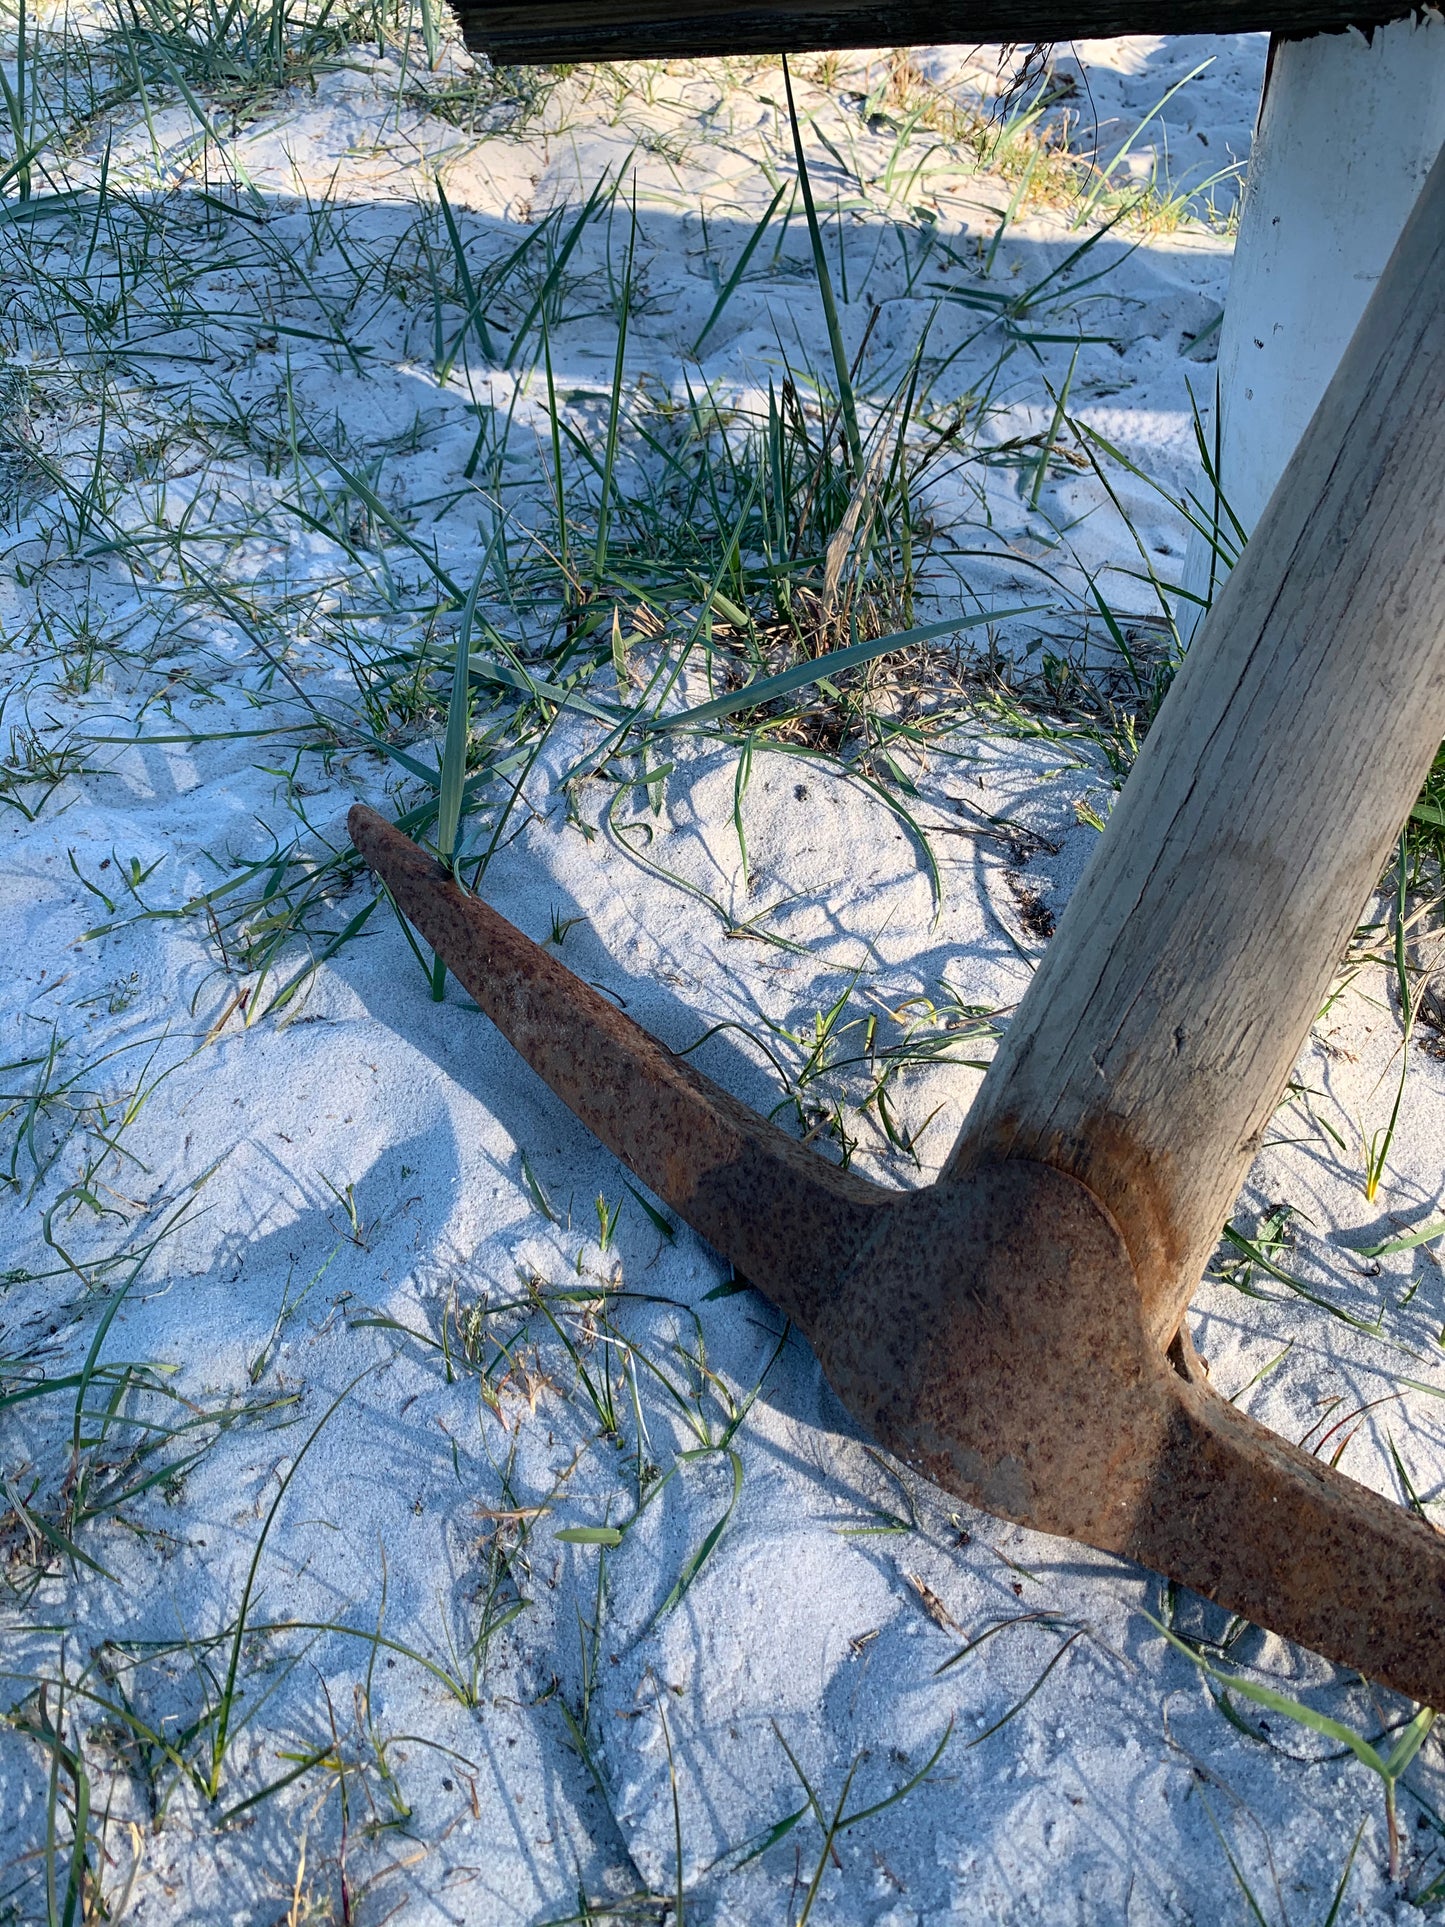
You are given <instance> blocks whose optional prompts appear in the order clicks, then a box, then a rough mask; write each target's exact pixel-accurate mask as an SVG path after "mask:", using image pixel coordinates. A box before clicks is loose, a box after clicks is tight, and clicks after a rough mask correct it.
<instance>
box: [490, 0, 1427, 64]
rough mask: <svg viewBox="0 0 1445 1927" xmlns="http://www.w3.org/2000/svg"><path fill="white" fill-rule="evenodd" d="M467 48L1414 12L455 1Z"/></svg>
mask: <svg viewBox="0 0 1445 1927" xmlns="http://www.w3.org/2000/svg"><path fill="white" fill-rule="evenodd" d="M455 4H456V10H457V14H458V16H459V17H460V20H461V23H462V31H463V33H464V34H465V35H466V41H467V45H468V46H469V47H470V48H471V49H472V50H473V52H476V53H485V54H489V55H490V56H491V58H492V59H493V60H495V61H497V62H499V63H504V64H507V65H510V66H522V65H526V66H533V65H537V66H547V65H553V64H556V63H561V62H569V61H587V60H636V59H643V60H645V59H663V58H667V59H673V58H686V57H690V56H696V55H703V54H760V53H813V52H822V51H824V50H825V49H828V48H832V47H908V46H934V45H938V44H944V45H947V44H952V43H959V44H968V45H972V44H987V43H997V44H1013V45H1018V44H1023V45H1027V44H1028V43H1030V42H1032V41H1056V40H1091V39H1097V38H1099V37H1101V36H1103V35H1106V34H1120V33H1253V32H1257V31H1268V32H1273V33H1326V32H1338V31H1340V30H1341V29H1343V28H1345V27H1350V26H1356V27H1363V28H1366V29H1368V28H1370V27H1373V26H1381V25H1383V24H1384V23H1385V22H1386V21H1388V20H1399V19H1403V18H1404V17H1405V16H1406V15H1407V14H1409V13H1411V12H1415V11H1418V9H1417V8H1415V7H1413V6H1411V5H1410V4H1408V0H1404V3H1403V4H1402V0H750V4H749V5H747V6H743V7H720V6H715V5H709V4H708V0H531V3H530V4H526V3H525V0H455Z"/></svg>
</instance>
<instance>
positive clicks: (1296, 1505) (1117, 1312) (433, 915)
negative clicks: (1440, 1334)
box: [350, 804, 1445, 1699]
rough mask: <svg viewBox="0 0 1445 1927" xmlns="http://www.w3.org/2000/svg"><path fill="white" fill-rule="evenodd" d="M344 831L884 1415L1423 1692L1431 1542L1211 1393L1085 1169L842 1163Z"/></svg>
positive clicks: (920, 1440) (518, 937)
mask: <svg viewBox="0 0 1445 1927" xmlns="http://www.w3.org/2000/svg"><path fill="white" fill-rule="evenodd" d="M350 830H351V835H352V840H353V841H354V843H355V845H356V848H357V849H358V851H359V852H360V853H361V855H362V856H363V857H364V858H365V860H366V862H367V863H368V864H369V865H370V867H371V868H372V870H373V871H374V872H375V873H376V875H377V876H378V877H379V878H380V879H381V880H382V881H383V882H384V883H385V885H386V887H387V889H388V890H389V891H390V893H391V895H392V897H393V898H394V899H395V901H396V903H397V905H398V906H399V908H400V909H401V910H402V911H403V912H404V913H405V915H406V916H407V917H408V918H409V919H410V921H411V922H412V923H413V924H414V925H415V926H416V928H417V929H418V930H419V931H420V933H421V934H422V936H423V937H424V938H425V939H426V941H427V942H428V943H429V944H431V945H432V947H433V948H434V949H435V951H436V952H437V954H438V955H439V956H440V957H442V958H443V959H444V960H445V962H446V964H447V966H448V967H449V968H450V969H451V970H452V971H453V973H454V974H455V976H456V977H457V980H458V982H459V983H460V984H461V985H462V986H463V988H464V989H465V990H466V991H467V992H468V993H469V994H470V995H471V996H472V997H473V998H475V1000H476V1002H477V1003H478V1004H479V1005H480V1006H481V1008H482V1009H483V1010H484V1011H485V1012H486V1013H487V1015H488V1016H489V1017H490V1018H491V1019H492V1020H493V1022H494V1023H495V1024H496V1025H497V1026H498V1028H499V1029H500V1030H501V1031H502V1033H503V1034H504V1035H505V1036H506V1037H507V1038H508V1039H509V1041H510V1042H511V1043H512V1044H513V1045H514V1046H515V1047H516V1049H517V1050H518V1051H519V1052H520V1053H521V1055H522V1056H523V1057H524V1058H525V1059H526V1060H527V1062H528V1063H529V1064H530V1065H531V1066H532V1067H533V1069H534V1070H536V1071H537V1073H538V1074H539V1075H540V1076H541V1077H542V1078H543V1079H544V1080H545V1082H546V1083H548V1084H549V1085H550V1086H551V1087H552V1089H553V1090H554V1091H555V1092H556V1093H557V1095H558V1096H559V1097H560V1098H561V1099H562V1101H563V1102H564V1103H565V1104H566V1105H568V1107H569V1108H570V1109H571V1110H572V1111H574V1112H575V1113H576V1115H577V1116H578V1117H579V1118H580V1119H581V1120H582V1121H583V1123H585V1124H586V1125H587V1126H588V1127H589V1129H591V1130H592V1131H593V1132H595V1134H596V1135H597V1136H598V1137H599V1138H600V1139H601V1140H602V1142H603V1143H604V1144H605V1145H606V1146H607V1147H608V1148H609V1149H610V1150H612V1151H613V1152H615V1153H616V1155H617V1156H618V1157H619V1158H621V1159H622V1161H623V1162H624V1163H625V1164H626V1165H627V1166H628V1167H629V1169H630V1170H632V1171H633V1172H634V1173H635V1174H636V1175H637V1176H638V1177H639V1178H641V1179H642V1181H643V1183H645V1184H646V1185H648V1186H649V1187H650V1188H651V1189H652V1190H653V1191H654V1192H655V1193H656V1194H657V1195H658V1196H659V1197H661V1198H663V1199H665V1200H666V1201H667V1203H669V1204H670V1205H671V1206H672V1207H673V1208H674V1209H675V1210H676V1211H677V1212H678V1213H679V1214H680V1215H681V1216H682V1217H683V1218H685V1219H686V1220H687V1222H688V1223H689V1224H691V1225H692V1226H693V1227H694V1229H696V1230H697V1231H699V1232H700V1233H701V1234H702V1235H703V1237H705V1238H706V1239H707V1240H708V1242H709V1243H710V1244H712V1245H713V1246H714V1247H715V1248H716V1249H717V1250H718V1251H720V1252H721V1253H723V1255H724V1256H726V1257H728V1258H730V1259H731V1260H732V1262H733V1263H734V1265H735V1266H736V1267H737V1269H738V1271H739V1272H740V1273H741V1274H742V1276H744V1277H745V1278H747V1279H748V1280H749V1281H750V1283H752V1284H753V1285H755V1286H756V1287H757V1288H758V1289H759V1290H760V1291H761V1292H763V1293H764V1294H765V1295H766V1296H767V1297H768V1298H770V1299H771V1300H772V1301H773V1303H774V1304H775V1305H777V1306H778V1307H779V1309H780V1310H782V1311H783V1312H785V1313H786V1314H787V1316H788V1317H789V1318H790V1319H792V1320H793V1321H794V1323H795V1324H796V1325H797V1326H798V1327H799V1329H800V1330H801V1331H802V1332H803V1333H805V1334H806V1336H807V1338H808V1340H809V1342H810V1343H811V1344H812V1346H813V1348H814V1350H815V1352H816V1353H817V1356H818V1360H819V1362H820V1364H821V1366H822V1368H823V1371H824V1372H825V1374H826V1375H827V1377H828V1380H829V1382H830V1383H831V1384H832V1386H833V1388H834V1390H835V1391H836V1392H837V1393H838V1395H839V1397H840V1398H841V1399H842V1401H843V1403H844V1404H845V1405H846V1406H847V1407H848V1409H849V1410H850V1411H851V1412H852V1413H853V1414H854V1416H855V1417H856V1418H857V1419H858V1420H859V1421H860V1423H861V1424H862V1425H864V1426H865V1427H866V1428H867V1429H868V1431H869V1432H871V1433H872V1435H873V1436H874V1437H875V1438H877V1439H879V1440H880V1441H881V1442H882V1443H883V1444H884V1445H886V1446H887V1447H888V1448H889V1449H890V1450H891V1451H893V1452H894V1453H896V1454H897V1455H898V1456H899V1457H900V1458H902V1459H904V1460H906V1461H907V1462H908V1463H909V1464H911V1465H914V1466H916V1467H917V1468H918V1469H919V1470H920V1471H921V1472H923V1473H924V1474H926V1475H927V1476H928V1477H929V1478H930V1479H932V1480H933V1481H934V1482H935V1483H937V1484H938V1485H941V1486H943V1487H945V1488H946V1489H947V1490H948V1491H950V1492H954V1493H957V1494H958V1495H959V1497H961V1498H963V1499H965V1500H967V1501H968V1502H969V1503H970V1504H973V1505H976V1506H979V1507H982V1508H983V1509H985V1510H986V1511H989V1512H993V1513H997V1514H999V1515H1000V1516H1002V1517H1004V1518H1007V1519H1012V1520H1014V1521H1016V1522H1017V1523H1018V1524H1020V1525H1024V1526H1031V1527H1034V1528H1036V1529H1037V1530H1039V1531H1043V1532H1051V1533H1058V1534H1061V1535H1063V1536H1065V1537H1068V1538H1071V1539H1078V1540H1082V1541H1084V1542H1085V1543H1087V1544H1089V1545H1093V1546H1097V1547H1099V1548H1101V1549H1103V1550H1107V1551H1112V1552H1118V1553H1123V1554H1125V1555H1127V1556H1128V1557H1130V1558H1132V1559H1137V1560H1139V1561H1141V1562H1142V1563H1143V1564H1146V1565H1149V1566H1153V1567H1154V1568H1156V1569H1157V1570H1159V1571H1161V1572H1164V1573H1167V1574H1168V1575H1169V1576H1170V1577H1172V1578H1175V1579H1178V1580H1180V1581H1182V1582H1183V1583H1184V1584H1185V1585H1188V1586H1190V1587H1192V1588H1194V1590H1195V1591H1197V1592H1201V1593H1203V1594H1205V1595H1206V1596H1208V1597H1209V1598H1211V1599H1216V1600H1219V1601H1220V1602H1222V1603H1223V1604H1225V1605H1227V1606H1230V1607H1232V1608H1234V1609H1235V1610H1237V1611H1240V1612H1243V1613H1245V1614H1247V1615H1248V1616H1249V1617H1250V1618H1252V1619H1255V1620H1257V1621H1258V1622H1260V1623H1261V1624H1263V1625H1266V1626H1270V1627H1272V1628H1274V1629H1275V1630H1277V1631H1280V1632H1283V1633H1286V1634H1288V1635H1289V1636H1290V1637H1292V1638H1294V1639H1297V1640H1299V1641H1301V1642H1302V1643H1304V1644H1305V1645H1308V1646H1312V1647H1314V1648H1316V1649H1317V1650H1318V1651H1320V1652H1323V1653H1326V1654H1328V1655H1330V1656H1331V1657H1332V1658H1335V1659H1338V1660H1341V1661H1343V1662H1344V1663H1346V1664H1348V1665H1352V1666H1356V1667H1359V1668H1360V1669H1361V1670H1363V1671H1366V1672H1369V1673H1371V1674H1373V1675H1374V1676H1375V1677H1377V1678H1380V1679H1383V1680H1385V1681H1387V1682H1388V1683H1390V1684H1392V1685H1395V1686H1398V1687H1399V1688H1400V1689H1401V1690H1402V1691H1405V1692H1408V1693H1410V1694H1411V1695H1413V1696H1414V1697H1416V1698H1426V1699H1430V1698H1433V1697H1434V1696H1436V1695H1438V1694H1440V1692H1441V1689H1442V1687H1445V1541H1442V1540H1441V1539H1439V1538H1437V1537H1436V1535H1435V1534H1434V1532H1433V1531H1432V1529H1431V1528H1430V1527H1429V1526H1427V1525H1425V1524H1424V1523H1423V1522H1422V1521H1421V1520H1419V1519H1418V1518H1415V1517H1413V1516H1411V1515H1409V1514H1407V1513H1405V1512H1403V1511H1402V1510H1400V1509H1399V1508H1398V1507H1395V1506H1392V1505H1390V1504H1389V1503H1388V1502H1387V1501H1385V1500H1383V1499H1381V1498H1380V1497H1378V1496H1377V1495H1376V1494H1375V1493H1373V1492H1370V1491H1368V1490H1366V1489H1365V1488H1364V1487H1362V1486H1359V1485H1356V1484H1355V1483H1353V1482H1352V1481H1351V1480H1349V1479H1346V1478H1344V1477H1343V1476H1342V1475H1341V1474H1339V1473H1338V1472H1333V1471H1331V1470H1329V1469H1328V1468H1326V1467H1324V1466H1321V1465H1320V1464H1319V1463H1318V1461H1316V1460H1314V1459H1312V1458H1310V1457H1308V1456H1307V1455H1306V1454H1305V1453H1303V1452H1300V1451H1297V1450H1296V1449H1295V1448H1294V1447H1292V1446H1289V1445H1287V1444H1285V1443H1284V1441H1282V1440H1281V1439H1279V1438H1277V1437H1276V1436H1275V1435H1274V1434H1273V1433H1271V1432H1268V1431H1266V1430H1264V1429H1263V1428H1262V1427H1261V1426H1258V1425H1256V1424H1255V1423H1254V1422H1253V1421H1251V1420H1250V1419H1248V1418H1246V1417H1244V1416H1243V1415H1242V1414H1241V1413H1239V1412H1237V1411H1236V1410H1235V1409H1234V1407H1233V1406H1232V1405H1229V1404H1227V1403H1225V1401H1224V1400H1222V1399H1221V1398H1219V1397H1218V1396H1217V1395H1216V1394H1215V1393H1214V1392H1212V1391H1211V1390H1210V1389H1209V1388H1208V1386H1207V1385H1206V1384H1205V1383H1204V1382H1203V1379H1202V1376H1201V1375H1200V1374H1199V1373H1198V1372H1197V1370H1196V1369H1194V1364H1193V1355H1192V1352H1191V1350H1190V1347H1189V1344H1188V1340H1187V1337H1185V1336H1181V1337H1180V1338H1178V1339H1177V1340H1176V1342H1175V1344H1174V1345H1173V1347H1172V1348H1171V1351H1170V1352H1169V1353H1166V1351H1165V1350H1164V1349H1163V1348H1161V1346H1160V1345H1159V1343H1158V1341H1157V1339H1156V1338H1155V1337H1153V1336H1152V1335H1151V1333H1150V1330H1149V1326H1148V1320H1147V1318H1146V1315H1145V1306H1144V1301H1143V1295H1142V1293H1141V1291H1140V1288H1139V1284H1138V1280H1137V1279H1136V1276H1135V1272H1134V1267H1133V1263H1132V1261H1131V1258H1130V1255H1129V1251H1128V1248H1127V1246H1126V1244H1125V1242H1124V1239H1123V1237H1122V1236H1121V1233H1120V1230H1119V1228H1118V1226H1117V1224H1116V1223H1115V1221H1114V1219H1113V1217H1112V1216H1111V1214H1110V1213H1109V1211H1108V1210H1107V1209H1106V1208H1105V1206H1103V1205H1102V1204H1101V1203H1100V1202H1099V1201H1098V1199H1097V1198H1096V1197H1095V1196H1094V1195H1093V1194H1092V1193H1091V1192H1090V1191H1089V1190H1088V1189H1086V1188H1085V1186H1084V1185H1082V1184H1081V1183H1079V1182H1078V1181H1077V1179H1075V1178H1072V1177H1069V1176H1067V1175H1066V1174H1065V1173H1063V1172H1061V1171H1059V1170H1056V1169H1054V1168H1052V1167H1050V1166H1048V1165H1046V1164H1041V1163H1038V1162H1035V1161H1033V1160H1031V1159H999V1160H994V1159H986V1160H984V1161H981V1162H975V1163H973V1164H972V1166H971V1167H969V1168H967V1169H966V1170H964V1171H963V1172H962V1173H961V1174H960V1175H958V1176H956V1177H952V1178H945V1179H943V1180H941V1181H939V1182H938V1183H936V1184H934V1185H931V1186H929V1187H928V1188H926V1189H924V1190H921V1191H916V1192H894V1191H890V1190H888V1189H885V1188H884V1187H882V1186H880V1185H876V1184H872V1183H870V1182H868V1181H867V1180H866V1179H863V1178H860V1177H857V1176H854V1175H852V1174H850V1173H847V1172H844V1171H841V1170H839V1169H837V1168H836V1167H835V1166H833V1165H830V1164H828V1163H827V1162H826V1161H825V1160H824V1159H823V1158H821V1157H819V1156H818V1155H816V1154H815V1153H813V1152H811V1151H809V1150H807V1149H806V1148H805V1147H804V1146H802V1145H800V1144H798V1143H796V1142H795V1141H794V1140H793V1139H791V1138H789V1137H787V1136H786V1135H785V1134H784V1133H783V1132H782V1131H780V1130H779V1129H777V1127H776V1126H774V1125H772V1124H769V1123H767V1122H766V1121H765V1120H764V1119H762V1118H760V1117H758V1116H757V1115H756V1114H755V1113H753V1112H752V1111H750V1110H748V1109H747V1107H746V1106H744V1105H742V1104H740V1103H739V1102H738V1101H737V1100H736V1099H735V1098H733V1097H731V1096H730V1095H729V1094H728V1093H727V1092H726V1091H724V1090H722V1089H720V1088H719V1087H718V1086H717V1085H716V1084H714V1083H712V1082H711V1081H710V1080H709V1079H708V1078H706V1077H704V1076H702V1075H701V1074H700V1073H699V1072H698V1071H696V1070H694V1069H693V1068H692V1066H691V1065H690V1064H688V1063H687V1062H685V1061H684V1060H683V1059H681V1058H679V1057H676V1056H674V1055H673V1053H672V1052H670V1051H669V1050H667V1049H665V1048H664V1047H663V1046H662V1045H661V1044H659V1043H658V1042H657V1040H656V1039H655V1038H653V1037H651V1036H649V1035H648V1033H647V1032H646V1031H644V1030H642V1029H640V1028H639V1027H638V1026H637V1025H636V1024H634V1023H633V1022H632V1021H631V1019H630V1018H628V1017H626V1016H624V1015H623V1014H622V1012H621V1011H619V1010H618V1009H616V1007H615V1006H614V1005H612V1004H611V1003H609V1002H608V1001H607V999H606V998H604V997H602V996H601V995H599V993H598V992H597V991H595V990H593V989H592V988H590V986H588V985H587V984H585V983H583V982H581V980H580V979H578V978H577V977H575V976H573V975H572V973H571V972H570V971H568V970H567V969H565V968H564V967H563V965H562V964H560V963H559V962H557V961H556V959H555V958H553V957H551V956H549V955H548V954H547V953H546V952H545V951H544V950H542V949H541V948H539V947H538V946H537V945H536V944H534V943H532V942H531V941H530V940H529V939H528V938H527V937H525V936H523V935H522V933H521V932H520V931H519V930H517V929H515V928H514V927H513V926H512V925H511V924H510V923H508V922H507V921H506V920H505V919H504V918H502V917H501V916H499V915H498V914H497V912H496V911H495V910H493V909H492V908H490V906H489V905H487V904H486V903H485V902H483V901H482V900H481V899H479V898H477V897H474V896H469V895H467V894H465V893H464V892H463V891H462V890H461V888H460V887H459V886H458V884H457V883H456V882H455V880H454V879H453V878H452V877H451V876H449V875H448V874H447V873H446V872H445V871H444V870H443V869H442V867H441V866H440V865H439V864H438V863H437V862H436V861H435V860H434V859H433V858H431V857H429V856H428V855H427V854H426V853H425V852H424V851H422V850H421V849H419V848H418V847H417V846H416V845H415V844H414V843H412V842H411V841H410V840H409V839H408V838H407V837H405V836H404V835H402V833H401V832H400V831H399V830H396V829H394V828H393V827H392V826H391V825H390V824H389V823H387V822H386V820H385V819H384V818H383V817H381V816H379V815H378V814H377V813H376V812H375V811H374V810H371V809H368V808H366V807H365V806H364V805H361V804H358V805H356V806H355V807H354V808H353V809H352V811H351V816H350Z"/></svg>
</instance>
